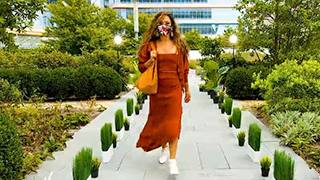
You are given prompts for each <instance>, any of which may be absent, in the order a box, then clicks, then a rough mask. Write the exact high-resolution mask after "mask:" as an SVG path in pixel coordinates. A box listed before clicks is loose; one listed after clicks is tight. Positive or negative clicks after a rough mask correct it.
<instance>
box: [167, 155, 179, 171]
mask: <svg viewBox="0 0 320 180" xmlns="http://www.w3.org/2000/svg"><path fill="white" fill-rule="evenodd" d="M169 167H170V174H171V175H178V174H179V168H178V166H177V161H176V160H175V159H169Z"/></svg>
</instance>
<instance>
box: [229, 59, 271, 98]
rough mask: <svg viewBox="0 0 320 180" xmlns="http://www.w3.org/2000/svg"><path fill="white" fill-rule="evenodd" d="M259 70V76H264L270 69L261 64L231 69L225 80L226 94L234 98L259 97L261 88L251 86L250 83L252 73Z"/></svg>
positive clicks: (252, 80) (251, 81) (252, 81)
mask: <svg viewBox="0 0 320 180" xmlns="http://www.w3.org/2000/svg"><path fill="white" fill-rule="evenodd" d="M259 72H261V78H266V77H267V76H268V74H269V73H270V72H271V69H269V68H267V67H263V66H261V65H254V66H249V67H248V68H245V67H237V68H235V69H232V70H231V71H230V72H229V74H228V75H227V78H226V82H225V86H226V88H227V94H228V95H229V96H231V97H232V98H234V99H256V98H259V99H261V98H262V97H261V93H262V91H261V89H259V88H258V89H253V88H252V87H251V84H252V83H254V79H253V74H254V73H259Z"/></svg>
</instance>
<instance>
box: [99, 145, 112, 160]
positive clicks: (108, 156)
mask: <svg viewBox="0 0 320 180" xmlns="http://www.w3.org/2000/svg"><path fill="white" fill-rule="evenodd" d="M112 156H113V148H112V147H111V146H110V148H109V150H108V151H102V162H103V163H108V162H110V160H111V158H112Z"/></svg>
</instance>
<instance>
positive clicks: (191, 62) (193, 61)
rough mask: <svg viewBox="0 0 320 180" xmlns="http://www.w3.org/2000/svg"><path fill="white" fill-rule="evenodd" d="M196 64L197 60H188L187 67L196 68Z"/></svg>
mask: <svg viewBox="0 0 320 180" xmlns="http://www.w3.org/2000/svg"><path fill="white" fill-rule="evenodd" d="M197 65H198V61H197V60H189V68H190V69H196V68H197Z"/></svg>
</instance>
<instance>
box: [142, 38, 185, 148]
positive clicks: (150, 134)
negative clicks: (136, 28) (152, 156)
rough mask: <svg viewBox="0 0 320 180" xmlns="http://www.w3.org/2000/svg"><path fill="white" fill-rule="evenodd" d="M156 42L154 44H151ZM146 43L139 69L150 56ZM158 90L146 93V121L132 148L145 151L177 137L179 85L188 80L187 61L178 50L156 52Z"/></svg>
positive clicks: (180, 93)
mask: <svg viewBox="0 0 320 180" xmlns="http://www.w3.org/2000/svg"><path fill="white" fill-rule="evenodd" d="M155 44H156V43H155ZM150 51H152V48H151V46H150V44H148V45H145V46H144V47H142V49H141V52H140V55H139V70H140V71H141V72H142V73H143V72H144V71H145V70H146V67H145V66H144V63H145V62H146V61H148V60H149V59H150ZM157 66H158V91H157V93H156V94H151V95H149V96H150V106H149V115H148V120H147V123H146V124H145V126H144V128H143V130H142V132H141V133H140V137H139V140H138V142H137V145H136V147H137V148H140V147H141V148H142V149H143V150H144V151H146V152H148V151H151V150H154V149H157V148H159V147H161V146H162V145H164V144H166V143H167V142H170V141H172V140H175V139H177V138H180V132H181V116H182V93H183V86H184V84H185V83H187V82H188V81H187V80H188V73H189V64H188V60H187V57H186V56H183V53H182V51H177V53H176V54H158V56H157Z"/></svg>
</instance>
